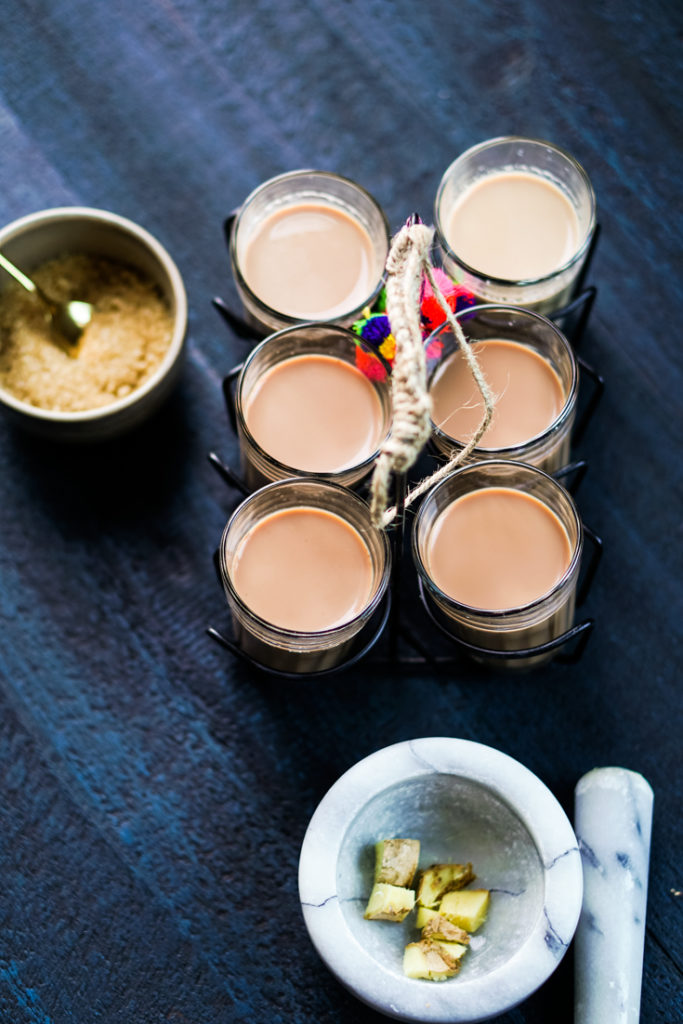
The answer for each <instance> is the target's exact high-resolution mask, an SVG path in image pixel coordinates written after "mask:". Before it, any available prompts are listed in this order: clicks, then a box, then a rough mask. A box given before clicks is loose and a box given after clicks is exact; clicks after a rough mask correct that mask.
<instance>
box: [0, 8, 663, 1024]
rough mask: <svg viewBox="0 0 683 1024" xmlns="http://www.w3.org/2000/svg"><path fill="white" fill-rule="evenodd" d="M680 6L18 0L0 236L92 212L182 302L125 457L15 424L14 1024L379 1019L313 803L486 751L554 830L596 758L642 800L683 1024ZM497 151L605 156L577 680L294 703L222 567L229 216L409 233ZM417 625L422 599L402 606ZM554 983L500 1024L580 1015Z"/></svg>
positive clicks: (5, 568) (6, 661)
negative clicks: (431, 759) (347, 211)
mask: <svg viewBox="0 0 683 1024" xmlns="http://www.w3.org/2000/svg"><path fill="white" fill-rule="evenodd" d="M682 38H683V14H682V12H681V9H680V7H679V6H678V5H675V4H673V3H667V2H662V0H658V2H650V3H649V4H648V5H645V4H643V3H641V2H639V0H626V2H625V3H619V4H617V3H615V2H611V0H610V2H605V3H603V4H600V5H593V4H590V3H588V2H586V0H579V2H577V3H575V4H572V5H567V4H563V3H559V2H558V0H547V2H543V3H542V2H541V0H512V2H510V3H500V2H491V3H489V4H477V3H472V2H463V3H460V4H457V5H455V4H446V3H443V2H441V0H439V2H433V3H430V4H410V3H408V2H407V0H397V2H395V3H388V2H386V0H376V2H373V0H367V2H360V0H350V2H346V3H341V2H339V3H326V2H324V0H317V2H316V0H314V2H311V3H309V4H307V5H302V4H297V3H295V2H293V0H281V2H279V3H278V4H277V5H275V4H271V3H268V2H266V0H252V2H250V3H244V2H233V3H231V4H228V5H226V4H221V3H218V2H217V0H204V2H200V0H152V2H149V3H147V4H139V3H133V2H131V0H115V2H111V3H108V4H93V3H90V2H86V0H68V2H67V0H57V2H50V3H48V2H47V0H32V2H31V3H30V4H25V5H7V9H6V10H3V26H2V32H0V183H1V187H0V222H2V223H6V222H8V221H10V220H12V219H14V218H15V217H18V216H20V215H22V214H25V213H29V212H31V211H33V210H36V209H40V208H43V207H49V206H55V205H63V204H70V203H78V204H84V205H94V206H102V207H105V208H107V209H111V210H114V211H116V212H118V213H120V214H123V215H125V216H129V217H131V218H133V219H134V220H137V221H138V222H140V223H141V224H143V225H144V226H145V227H147V228H149V229H150V230H151V231H153V232H154V233H156V234H157V235H158V236H159V238H160V239H161V240H162V241H163V242H164V243H165V244H166V245H167V247H168V248H169V250H170V251H171V253H172V255H173V256H174V258H175V259H176V261H177V263H178V265H179V267H180V270H181V272H182V274H183V276H184V279H185V283H186V287H187V290H188V296H189V301H190V329H189V345H188V359H187V364H186V367H185V371H184V375H183V380H182V383H181V385H180V388H179V390H178V392H177V394H176V395H175V396H174V397H173V398H172V399H171V401H170V402H169V403H168V405H167V406H166V407H165V408H164V409H163V410H162V411H161V413H160V414H159V416H158V417H157V418H156V419H155V420H154V421H153V422H151V423H149V424H148V425H146V426H144V427H143V428H141V429H140V430H139V431H138V432H137V433H136V434H135V435H134V436H133V437H130V438H124V439H122V440H120V441H118V442H115V443H111V444H107V445H104V446H102V447H99V448H97V449H94V450H73V449H61V448H54V447H53V446H51V445H49V444H46V443H44V442H39V441H37V440H34V439H31V438H29V437H27V436H25V435H23V434H21V433H19V432H17V431H16V430H14V429H13V428H11V427H10V426H8V425H6V424H5V423H4V422H3V423H2V424H0V431H1V442H0V773H1V774H0V780H1V785H2V790H1V796H0V868H1V874H0V877H1V878H2V885H1V886H0V928H1V934H2V936H3V942H2V948H1V949H0V1021H1V1022H2V1024H5V1022H7V1024H63V1022H73V1021H75V1022H78V1024H90V1022H96V1021H102V1022H106V1024H138V1022H139V1024H156V1022H157V1021H158V1022H172V1024H203V1022H207V1024H208V1022H211V1024H214V1022H216V1021H252V1022H253V1021H256V1022H261V1021H263V1022H266V1021H267V1022H302V1024H303V1022H306V1024H308V1022H316V1024H320V1022H330V1024H331V1022H335V1024H336V1022H344V1021H352V1020H353V1021H358V1020H361V1021H365V1020H367V1021H371V1020H379V1018H378V1017H377V1015H376V1014H375V1013H373V1012H372V1011H370V1010H369V1009H366V1008H365V1007H363V1006H360V1005H359V1004H358V1003H356V1001H355V1000H354V999H353V998H352V997H351V996H350V995H348V994H347V993H346V992H345V991H344V990H343V989H341V987H340V986H339V985H338V984H337V982H336V981H335V980H334V979H333V978H332V977H331V976H330V975H329V974H328V973H327V971H326V970H325V968H324V967H323V966H322V964H321V963H320V962H319V960H318V959H317V957H316V954H315V953H314V951H313V949H312V947H311V945H310V943H309V942H308V939H307V936H306V934H305V931H304V928H303V924H302V921H301V917H300V912H299V907H298V896H297V886H296V871H297V861H298V853H299V847H300V844H301V840H302V838H303V834H304V832H305V829H306V825H307V823H308V820H309V819H310V816H311V814H312V813H313V810H314V809H315V806H316V805H317V802H318V801H319V800H320V798H321V797H322V796H323V794H324V792H325V791H326V789H327V788H328V787H329V786H330V785H331V784H332V782H334V780H335V779H336V778H337V777H338V776H339V775H340V774H341V773H342V772H343V771H345V770H346V769H347V768H348V767H349V766H350V765H351V764H353V763H355V762H356V761H357V760H359V759H360V758H362V757H364V756H365V755H367V754H368V753H370V752H371V751H373V750H375V749H377V748H379V747H382V746H385V745H387V744H389V743H392V742H395V741H398V740H403V739H408V738H411V737H415V736H421V735H440V734H452V735H457V736H463V737H465V738H471V739H476V740H479V741H481V742H484V743H489V744H491V745H493V746H496V747H499V748H500V749H502V750H504V751H506V752H507V753H509V754H511V755H512V756H514V757H517V758H518V759H519V760H521V761H522V762H523V763H524V764H526V765H527V766H528V767H529V768H531V769H532V770H533V771H534V772H536V773H537V774H538V775H539V776H540V777H541V778H542V779H543V780H544V781H545V782H546V783H547V784H548V785H549V786H550V788H551V789H552V790H553V791H554V792H555V793H556V795H557V796H558V798H559V799H560V800H561V802H562V803H563V805H564V806H565V808H566V809H567V811H568V812H569V813H570V814H571V809H572V794H573V787H574V784H575V782H576V781H577V780H578V778H579V777H580V776H581V775H583V774H584V773H585V772H586V771H588V770H589V769H590V768H592V767H594V766H596V765H606V764H620V765H624V766H625V767H628V768H631V769H633V770H636V771H639V772H641V773H642V774H643V775H644V776H645V777H646V778H647V779H648V780H649V781H650V783H651V785H652V786H653V789H654V791H655V818H654V830H653V851H652V863H651V878H650V900H649V906H648V934H647V941H646V951H645V975H644V983H643V1008H642V1016H641V1019H642V1021H643V1022H644V1024H654V1022H657V1024H660V1022H674V1021H675V1020H677V1019H678V1018H679V1016H680V1009H681V1006H680V954H679V953H678V951H677V950H679V949H680V938H681V924H680V900H681V897H680V895H676V893H678V892H680V889H681V884H680V856H681V843H680V839H681V830H680V802H678V804H677V801H680V779H681V775H680V734H681V731H680V696H679V693H680V689H679V687H678V686H677V684H678V681H679V679H680V666H681V630H680V619H681V589H680V579H681V551H680V540H681V529H680V514H681V442H680V436H681V397H680V396H681V394H682V393H683V381H682V379H681V378H682V363H683V360H682V358H681V346H680V333H681V331H680V323H679V321H680V319H681V313H680V310H681V309H683V295H682V290H681V284H680V277H681V245H680V239H681V235H682V225H681V206H680V185H681V181H680V167H681V157H682V154H681V141H680V140H681V120H682V119H681V86H680V74H679V71H678V62H679V59H680V58H679V55H680V43H681V39H682ZM511 132H519V133H526V134H531V135H536V136H541V137H546V138H549V139H552V140H553V141H555V142H557V143H559V144H560V145H562V146H564V147H565V148H567V149H568V150H570V151H571V152H572V153H573V154H574V155H575V156H576V157H577V158H578V159H579V160H580V161H581V162H582V163H583V164H584V165H585V167H586V168H587V170H588V172H589V174H590V176H591V178H592V181H593V184H594V186H595V189H596V192H597V195H598V203H599V212H600V220H601V223H602V228H603V231H602V238H601V241H600V246H599V249H598V252H597V254H596V257H595V261H594V264H593V268H592V272H591V282H592V283H595V284H597V285H598V287H599V295H598V301H597V304H596V308H595V311H594V313H593V316H592V318H591V323H590V328H589V331H588V333H587V336H586V337H585V339H584V342H583V344H582V349H581V351H582V354H583V355H584V356H585V358H586V359H588V361H589V362H591V363H592V364H593V365H594V366H595V367H596V368H597V369H598V370H599V371H600V372H601V373H602V374H603V375H604V376H605V378H606V381H607V390H606V394H605V398H604V400H603V402H602V404H601V406H600V408H599V411H598V413H597V415H596V417H595V420H594V421H593V423H592V424H591V426H590V428H589V430H588V433H587V435H586V438H585V441H584V442H583V443H582V445H581V448H580V449H579V450H578V451H577V452H576V455H577V456H580V457H583V458H586V459H588V461H589V463H590V469H589V473H588V476H587V478H586V480H585V482H584V483H583V485H582V487H581V490H580V492H579V496H578V501H579V506H580V508H581V511H582V513H583V516H584V518H585V520H586V522H587V523H589V525H591V526H592V527H593V528H594V529H595V530H596V531H597V532H598V533H600V534H601V535H602V537H603V539H604V542H605V557H604V559H603V563H602V565H601V567H600V570H599V574H598V576H597V578H596V581H595V584H594V587H593V590H592V592H591V594H590V597H589V599H588V602H587V605H586V612H587V614H590V615H592V616H594V617H595V619H596V628H595V631H594V634H593V636H592V637H591V640H590V642H589V644H588V647H587V649H586V652H585V654H584V657H583V659H582V661H581V663H580V664H579V665H578V666H576V667H562V666H559V665H552V666H550V667H548V668H545V669H543V670H542V671H541V672H539V673H538V674H535V675H532V676H523V677H520V678H519V679H514V680H510V679H509V678H506V677H502V676H498V675H496V674H490V673H489V674H487V673H483V672H481V671H479V670H477V669H476V668H474V667H472V666H470V665H469V664H468V663H466V662H462V663H461V664H460V665H459V666H458V667H457V669H456V670H453V671H450V672H440V673H435V672H432V671H428V670H425V669H414V670H410V669H403V670H398V671H388V670H386V669H383V668H377V667H374V668H373V667H372V666H371V665H369V664H361V665H360V666H359V667H358V668H357V669H355V670H354V671H353V672H352V673H350V674H349V675H347V676H341V677H338V678H333V679H330V680H327V681H320V682H316V683H311V684H307V683H295V684H285V685H283V684H281V683H277V682H273V681H272V680H267V679H264V678H262V677H260V676H256V675H254V674H253V673H252V672H250V671H249V670H248V669H246V668H245V667H243V666H241V665H239V664H235V663H233V662H232V661H231V660H230V659H229V657H228V656H227V655H226V654H225V653H224V652H222V651H221V650H220V649H219V648H218V647H217V646H216V645H214V644H212V642H211V641H210V640H209V639H208V638H207V637H206V635H205V632H204V631H205V628H206V626H207V625H208V624H210V623H212V624H214V625H216V626H217V627H219V628H226V626H227V621H226V620H227V614H226V609H225V607H224V604H223V601H222V598H221V594H220V592H219V590H218V588H217V585H216V581H215V577H214V572H213V567H212V564H211V555H212V552H213V550H214V548H215V546H216V544H217V541H218V539H219V537H220V533H221V530H222V528H223V525H224V523H225V520H226V518H227V515H228V513H229V511H230V510H231V508H232V507H233V506H234V504H235V501H236V499H235V496H234V495H231V494H230V492H229V491H227V490H226V488H225V487H224V485H223V484H222V482H221V481H220V480H219V479H218V478H217V477H216V475H215V474H214V473H213V471H212V469H211V467H210V466H208V464H207V461H206V453H207V452H208V451H210V450H212V449H216V450H217V451H219V452H220V453H221V454H222V455H223V456H224V457H225V458H228V459H230V458H233V459H234V456H235V442H234V440H233V439H232V438H231V436H230V435H229V432H228V430H227V426H226V421H225V412H224V409H223V405H222V398H221V393H220V382H221V379H222V377H223V375H224V374H225V373H226V372H227V370H228V369H229V368H230V367H231V366H232V365H234V363H235V362H237V361H238V360H239V358H241V356H242V354H243V352H244V347H243V345H242V343H240V342H239V341H237V340H236V339H233V338H231V337H230V335H229V334H228V332H227V331H226V330H225V328H224V326H223V325H222V324H221V323H220V321H219V320H218V318H217V316H216V314H215V312H214V311H213V310H212V308H211V298H212V297H213V296H214V295H222V296H223V297H224V298H225V299H226V300H227V301H229V302H233V303H234V302H235V291H234V287H233V285H232V282H231V281H230V277H229V268H228V261H227V256H226V253H225V249H224V244H223V238H222V229H221V225H222V221H223V218H224V217H225V216H226V214H227V213H228V212H229V211H230V210H231V209H232V208H233V207H234V206H235V205H237V204H238V203H239V202H240V201H241V200H242V199H243V198H244V196H245V195H246V194H247V193H248V192H249V191H250V190H251V189H252V188H253V187H254V186H255V185H257V184H258V183H259V182H260V181H262V180H263V179H265V178H266V177H268V176H270V175H271V174H274V173H277V172H280V171H283V170H288V169H292V168H294V167H298V166H319V167H324V168H329V169H332V170H335V171H338V172H339V173H342V174H346V175H348V176H350V177H353V178H355V179H357V180H358V181H360V182H361V183H362V184H363V185H365V187H367V188H368V189H369V190H370V191H371V192H373V193H374V194H375V195H376V196H377V197H378V199H379V200H380V201H381V203H382V204H383V206H384V208H385V210H386V212H387V215H388V217H389V220H390V223H391V226H392V229H394V230H395V229H397V228H398V227H399V226H400V225H401V223H402V222H403V221H404V219H405V218H406V216H407V215H408V214H409V213H410V212H412V211H413V210H417V211H419V212H420V213H421V215H422V216H423V218H424V219H425V220H427V221H429V220H431V212H432V204H433V196H434V193H435V191H436V187H437V185H438V181H439V179H440V177H441V173H442V172H443V170H444V169H445V167H446V166H447V165H448V164H449V163H450V162H451V160H452V159H454V157H455V156H456V155H457V154H458V153H460V152H461V151H462V150H463V149H465V148H466V147H467V146H469V145H471V144H473V143H475V142H478V141H481V140H482V139H484V138H488V137H492V136H495V135H498V134H507V133H511ZM408 611H409V612H410V613H412V614H414V615H415V617H416V618H417V617H418V616H419V614H420V612H419V609H417V608H414V607H413V606H411V605H410V603H409V604H408ZM571 1016H572V1011H571V964H570V962H569V959H567V960H566V961H564V962H563V964H562V966H561V967H560V970H559V971H558V972H557V973H556V974H555V975H554V976H553V977H552V978H551V980H550V981H549V982H548V983H547V984H546V985H545V986H544V987H543V989H542V990H541V991H540V992H538V993H537V994H536V995H534V996H533V997H532V998H531V999H530V1000H528V1001H527V1002H526V1003H525V1004H524V1005H523V1006H522V1007H520V1008H518V1009H517V1010H515V1011H513V1012H512V1013H510V1014H508V1015H507V1016H506V1017H505V1018H502V1019H503V1020H504V1021H507V1022H510V1024H522V1022H523V1024H540V1022H547V1021H549V1020H552V1021H553V1022H556V1024H563V1022H569V1021H570V1020H571Z"/></svg>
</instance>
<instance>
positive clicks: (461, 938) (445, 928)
mask: <svg viewBox="0 0 683 1024" xmlns="http://www.w3.org/2000/svg"><path fill="white" fill-rule="evenodd" d="M421 910H425V911H428V912H429V914H430V916H429V918H428V919H427V921H426V922H425V924H424V925H423V926H422V938H423V939H437V940H443V941H444V942H460V943H463V944H464V945H467V943H468V942H469V941H470V937H469V935H468V934H467V932H466V931H465V930H464V929H463V928H460V927H458V925H457V924H453V922H452V921H449V920H448V918H447V917H444V916H443V915H442V914H440V913H439V912H438V911H436V912H434V911H429V910H428V908H427V907H420V910H419V911H418V919H419V914H420V911H421ZM419 927H420V925H419V923H418V928H419Z"/></svg>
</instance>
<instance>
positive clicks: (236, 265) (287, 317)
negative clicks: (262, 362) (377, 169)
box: [230, 167, 391, 327]
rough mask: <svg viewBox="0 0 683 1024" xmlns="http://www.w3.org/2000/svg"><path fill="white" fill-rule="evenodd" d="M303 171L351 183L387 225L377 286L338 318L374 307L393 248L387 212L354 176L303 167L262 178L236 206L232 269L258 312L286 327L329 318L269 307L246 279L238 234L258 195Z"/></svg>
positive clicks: (231, 245)
mask: <svg viewBox="0 0 683 1024" xmlns="http://www.w3.org/2000/svg"><path fill="white" fill-rule="evenodd" d="M304 174H308V175H314V176H315V177H317V178H320V179H321V180H329V181H341V182H343V183H344V184H345V185H350V186H351V188H353V189H355V190H356V191H357V192H360V193H361V194H362V195H363V196H364V197H365V198H366V199H367V200H368V201H369V202H370V204H371V205H372V206H373V207H374V208H375V210H376V211H377V213H378V214H379V217H380V220H381V223H382V227H383V228H384V235H385V237H386V243H387V245H386V255H385V257H384V263H383V264H382V272H381V274H380V276H379V281H378V282H377V285H376V286H375V287H374V288H373V290H372V292H371V293H370V294H369V295H368V297H367V298H366V299H364V300H363V301H362V302H361V303H360V304H359V305H357V306H354V307H353V309H351V310H349V311H348V313H340V315H339V318H338V319H341V318H344V319H346V318H347V317H349V318H350V317H356V316H357V315H358V314H359V313H361V312H362V311H363V310H364V309H365V307H366V306H372V305H373V304H374V302H375V300H376V299H377V297H378V295H379V293H380V292H381V290H382V288H383V287H384V283H385V279H386V270H385V267H386V258H387V256H388V255H389V249H390V247H391V229H390V227H389V221H388V219H387V215H386V214H385V212H384V210H383V209H382V207H381V205H380V203H379V202H378V200H377V199H376V198H375V197H374V196H373V195H372V193H371V192H368V190H367V189H366V188H364V187H363V185H359V184H358V182H357V181H354V180H353V179H352V178H346V177H345V176H344V175H343V174H337V173H336V172H335V171H321V170H318V169H317V168H313V167H302V168H299V169H297V170H293V171H285V173H284V174H276V175H274V177H272V178H268V179H267V181H263V182H261V184H260V185H257V186H256V188H254V189H252V191H251V192H250V193H249V195H248V196H247V197H246V199H245V200H244V201H243V202H242V204H241V205H240V206H239V207H238V209H237V213H236V215H235V219H234V221H233V224H232V229H231V231H230V262H231V264H232V270H233V273H234V275H235V279H236V282H237V285H238V287H239V288H240V289H241V290H242V291H244V292H245V293H246V294H247V295H248V296H249V298H250V299H251V300H252V301H253V303H254V305H255V306H257V307H258V310H259V312H263V313H264V314H266V315H267V316H269V317H270V318H271V319H273V318H274V319H276V320H280V321H282V322H283V323H284V324H285V326H287V327H294V326H297V325H299V324H302V323H326V322H328V321H326V320H325V319H319V320H316V319H315V318H314V319H313V320H311V319H310V318H305V319H302V318H301V317H296V316H293V315H292V314H291V313H284V312H282V311H281V310H279V309H275V308H274V307H273V306H269V305H268V303H267V302H264V301H263V299H261V298H259V296H258V295H256V293H255V292H254V291H253V289H252V288H251V286H250V285H249V283H248V282H247V280H246V279H245V277H244V275H243V273H242V268H241V266H240V261H239V260H238V258H237V235H238V232H239V228H240V224H241V220H242V216H243V214H244V213H245V211H246V210H247V208H248V207H249V206H250V205H251V203H252V202H253V201H254V200H255V199H257V198H258V196H259V195H261V194H262V193H263V192H265V190H266V189H268V188H270V187H271V186H272V185H274V184H277V183H279V182H281V181H287V180H289V179H291V180H292V181H293V180H295V179H296V178H299V177H300V176H301V175H304ZM284 205H286V204H284ZM330 205H334V204H330ZM283 208H284V207H283Z"/></svg>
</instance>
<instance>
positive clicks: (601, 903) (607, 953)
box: [574, 768, 653, 1024]
mask: <svg viewBox="0 0 683 1024" xmlns="http://www.w3.org/2000/svg"><path fill="white" fill-rule="evenodd" d="M652 803H653V795H652V789H651V788H650V786H649V784H648V783H647V782H646V780H645V779H644V778H643V776H642V775H639V774H638V773H637V772H632V771H627V770H626V769H624V768H595V769H593V771H590V772H588V773H587V774H586V775H584V776H583V778H581V779H580V780H579V782H578V783H577V786H576V790H575V820H574V826H575V831H576V836H577V839H578V842H579V849H580V851H581V861H582V864H583V877H584V888H583V908H582V911H581V917H580V919H579V925H578V928H577V931H576V937H575V940H574V965H575V966H574V971H575V974H574V1022H575V1024H637V1022H638V1020H639V1018H640V990H641V980H642V971H643V946H644V942H645V913H646V905H647V877H648V866H649V859H650V835H651V832H652Z"/></svg>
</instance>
